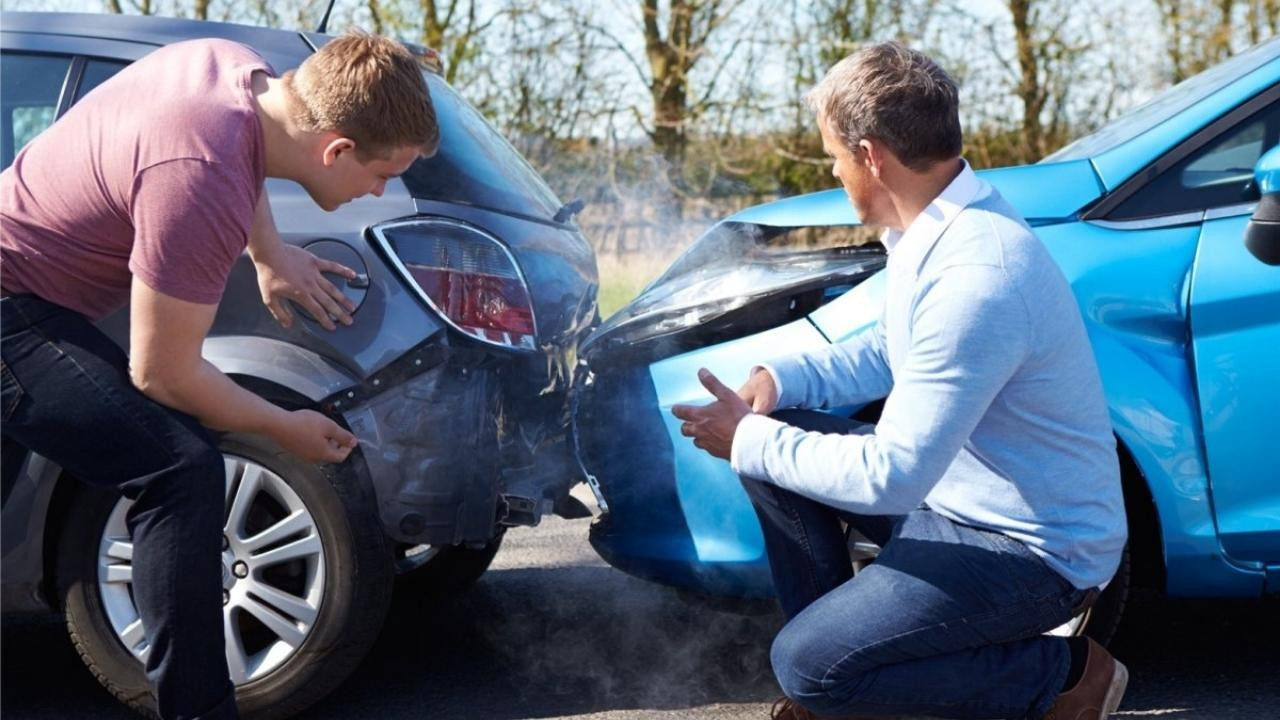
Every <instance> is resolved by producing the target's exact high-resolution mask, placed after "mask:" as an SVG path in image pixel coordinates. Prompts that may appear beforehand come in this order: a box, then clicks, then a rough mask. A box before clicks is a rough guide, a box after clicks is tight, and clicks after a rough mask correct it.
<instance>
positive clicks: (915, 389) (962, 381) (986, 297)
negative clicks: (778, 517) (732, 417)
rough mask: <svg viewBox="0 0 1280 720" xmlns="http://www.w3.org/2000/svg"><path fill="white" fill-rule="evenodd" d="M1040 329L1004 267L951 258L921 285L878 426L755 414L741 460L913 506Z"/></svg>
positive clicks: (820, 488) (869, 503) (794, 483)
mask: <svg viewBox="0 0 1280 720" xmlns="http://www.w3.org/2000/svg"><path fill="white" fill-rule="evenodd" d="M1031 332H1032V327H1031V322H1030V317H1029V313H1028V312H1027V308H1026V304H1025V302H1024V301H1023V299H1022V296H1021V294H1020V293H1019V292H1018V290H1017V288H1016V287H1014V286H1013V284H1012V283H1011V282H1010V280H1009V278H1008V276H1007V275H1006V274H1005V273H1004V271H1003V269H1001V268H999V267H994V266H989V265H961V266H953V267H949V268H947V269H946V270H944V271H942V272H941V273H940V274H939V275H938V276H937V277H936V278H934V279H933V280H932V281H931V282H929V283H927V284H926V285H925V287H923V288H922V289H921V291H920V293H919V294H918V295H917V301H916V304H915V306H914V309H913V312H912V319H911V341H910V346H909V348H908V350H907V354H906V357H905V359H904V361H903V363H902V366H901V368H900V369H899V371H898V372H897V373H896V376H895V377H894V382H893V390H892V392H890V393H889V397H888V400H887V401H886V403H885V408H884V412H883V414H882V415H881V419H880V422H879V424H878V425H877V426H876V431H875V433H874V434H871V435H829V434H822V433H810V432H804V431H802V430H800V429H799V428H796V427H792V426H789V425H786V424H785V423H782V422H779V421H777V420H774V419H772V418H769V417H765V416H762V415H748V416H747V417H746V418H745V419H743V421H742V422H741V423H740V424H739V426H738V429H737V432H736V433H735V435H734V440H733V448H732V452H731V462H732V465H733V468H734V470H736V471H737V472H738V473H740V474H742V475H746V476H748V477H754V478H759V479H762V480H766V481H768V482H772V483H774V484H775V485H778V486H779V487H783V488H786V489H788V490H792V491H794V492H796V493H799V494H800V495H803V496H805V497H808V498H811V499H813V500H816V501H818V502H822V503H824V504H827V505H831V506H833V507H837V508H842V509H846V510H850V511H853V512H858V513H866V514H897V513H903V512H908V511H910V510H912V509H914V508H916V507H918V506H919V505H920V503H921V502H922V501H923V500H924V498H925V497H926V496H927V495H928V494H929V491H930V490H931V489H932V488H933V486H934V485H936V484H937V482H938V481H939V480H940V479H941V478H942V475H943V473H945V472H946V470H947V468H948V467H949V466H950V465H951V463H952V461H953V460H954V459H955V457H956V455H957V454H958V453H959V452H960V448H961V447H962V446H963V445H964V443H965V442H966V441H968V439H969V436H970V435H971V434H972V433H973V430H974V428H975V427H976V426H977V424H978V422H979V421H980V420H981V419H982V416H983V415H984V414H985V413H986V411H987V408H988V407H989V406H990V405H991V403H992V401H993V400H994V399H995V398H996V396H997V395H998V394H999V393H1000V391H1001V390H1002V389H1003V388H1004V386H1005V384H1006V383H1008V382H1009V380H1010V378H1012V377H1013V375H1014V373H1015V372H1016V371H1017V369H1018V367H1019V366H1021V364H1022V363H1023V361H1024V359H1025V358H1026V356H1027V354H1028V353H1029V348H1030V347H1031V345H1032V343H1031ZM853 357H864V356H862V355H854V356H853ZM814 367H815V370H814V371H815V372H816V371H817V368H821V369H822V371H830V372H842V371H846V370H847V369H849V368H855V367H856V366H855V365H853V364H851V363H849V362H845V363H843V364H840V363H831V364H828V365H815V366H814ZM788 377H789V376H788V375H786V374H785V373H784V375H783V378H784V379H783V382H784V383H785V382H787V378H788Z"/></svg>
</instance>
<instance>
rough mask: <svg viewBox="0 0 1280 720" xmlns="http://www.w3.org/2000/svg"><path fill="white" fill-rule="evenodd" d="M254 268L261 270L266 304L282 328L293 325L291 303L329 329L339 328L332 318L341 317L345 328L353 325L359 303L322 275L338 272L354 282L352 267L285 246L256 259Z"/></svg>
mask: <svg viewBox="0 0 1280 720" xmlns="http://www.w3.org/2000/svg"><path fill="white" fill-rule="evenodd" d="M254 267H255V268H256V269H257V271H258V289H259V290H260V291H261V292H262V302H263V304H265V305H266V306H267V310H269V311H270V312H271V317H274V318H275V319H276V322H278V323H280V325H281V326H283V327H289V326H291V325H292V324H293V312H292V311H290V310H289V303H288V302H287V301H289V300H292V301H293V302H296V303H298V304H299V305H301V306H302V309H304V310H306V311H307V312H308V313H309V314H310V315H311V317H313V318H315V320H316V322H318V323H320V324H321V325H322V326H323V327H324V329H326V330H333V329H334V328H335V327H336V325H334V323H333V320H331V319H330V317H333V318H337V320H338V322H341V323H342V324H343V325H350V324H351V311H353V310H355V308H356V306H355V304H354V303H352V302H351V300H350V299H348V298H347V296H346V295H343V294H342V291H341V290H339V289H338V288H337V286H336V285H334V284H333V283H331V282H329V280H328V279H327V278H325V276H324V275H321V273H325V272H329V273H335V274H337V275H342V276H344V277H346V278H347V279H348V280H350V279H352V278H354V277H355V276H356V272H355V271H354V270H352V269H351V268H349V267H347V266H345V265H339V264H338V263H336V262H332V261H329V260H323V259H321V258H318V257H316V256H315V255H312V254H311V253H309V252H307V251H306V250H303V249H302V248H300V247H294V246H293V245H285V244H283V243H282V244H281V245H280V246H279V247H278V248H275V249H274V252H272V253H271V254H269V255H267V256H265V257H261V258H254Z"/></svg>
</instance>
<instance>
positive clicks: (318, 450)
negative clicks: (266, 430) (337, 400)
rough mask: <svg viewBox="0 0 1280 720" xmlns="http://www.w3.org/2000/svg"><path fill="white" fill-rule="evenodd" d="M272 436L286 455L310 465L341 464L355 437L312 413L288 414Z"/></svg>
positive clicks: (317, 414)
mask: <svg viewBox="0 0 1280 720" xmlns="http://www.w3.org/2000/svg"><path fill="white" fill-rule="evenodd" d="M271 436H272V439H273V440H275V441H276V442H277V443H279V444H280V446H281V447H283V448H284V449H285V450H286V451H287V452H288V453H289V454H291V455H296V456H298V457H299V458H302V459H303V460H307V461H309V462H327V463H340V462H342V461H343V460H346V459H347V456H348V455H350V454H351V451H352V450H354V449H355V447H356V436H355V435H352V434H351V433H350V432H348V431H347V430H345V429H343V427H342V426H341V425H339V424H338V423H336V422H334V421H333V420H330V419H329V418H327V417H325V416H324V415H321V414H320V413H318V412H316V411H314V410H294V411H292V412H290V413H287V414H286V415H285V416H284V421H283V422H282V423H281V424H280V426H279V427H277V428H276V429H275V432H273V433H271Z"/></svg>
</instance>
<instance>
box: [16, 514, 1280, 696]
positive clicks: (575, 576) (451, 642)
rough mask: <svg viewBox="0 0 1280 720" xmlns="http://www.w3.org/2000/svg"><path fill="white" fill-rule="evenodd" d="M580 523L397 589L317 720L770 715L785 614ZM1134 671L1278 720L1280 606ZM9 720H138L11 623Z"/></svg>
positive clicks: (1141, 647) (1171, 638)
mask: <svg viewBox="0 0 1280 720" xmlns="http://www.w3.org/2000/svg"><path fill="white" fill-rule="evenodd" d="M587 523H588V521H587V520H576V521H565V520H559V519H552V520H549V521H546V522H544V524H543V525H542V526H541V527H538V528H534V529H523V530H516V531H513V532H511V533H509V534H508V536H507V544H506V547H504V549H503V551H502V553H500V554H499V556H498V558H497V560H496V561H495V563H494V567H493V569H492V570H490V572H489V573H488V574H486V575H485V577H484V578H482V579H481V580H480V582H479V583H478V584H477V585H476V586H475V587H474V588H472V589H471V590H469V591H467V592H466V593H464V594H461V595H457V596H454V597H421V596H408V595H407V594H400V595H398V596H397V597H396V600H395V605H394V607H393V609H392V611H391V617H390V618H389V620H388V624H387V627H386V629H385V630H384V632H383V633H382V635H381V636H380V638H379V639H378V642H377V644H376V645H375V647H374V649H373V651H372V653H371V655H370V657H369V658H368V659H367V660H366V662H365V663H364V665H363V666H362V667H361V668H360V670H358V671H357V672H356V674H355V675H354V676H353V677H352V678H351V679H350V680H349V681H348V682H347V683H345V684H344V685H343V686H341V687H339V688H338V689H337V690H336V691H335V692H334V693H333V694H332V695H331V696H329V698H327V699H326V700H324V701H323V702H322V703H321V705H320V706H319V707H318V708H316V709H315V710H314V711H313V712H311V713H309V715H308V717H313V718H319V719H321V720H337V719H339V718H342V719H348V718H378V720H395V719H398V718H415V719H419V718H430V719H432V720H517V719H518V718H577V719H582V720H585V719H591V720H603V719H606V718H607V719H608V720H624V719H625V720H631V719H633V718H634V719H637V720H638V719H641V718H682V719H684V718H692V719H695V720H712V719H715V720H729V719H734V720H737V719H743V720H746V719H747V718H751V719H762V718H767V717H768V709H769V705H770V703H771V702H772V700H773V699H774V698H775V697H776V696H777V694H778V690H777V685H776V684H775V683H774V680H773V678H772V675H771V673H770V670H769V660H768V650H769V641H770V638H771V637H772V635H773V633H774V632H775V631H776V630H777V628H778V627H779V624H780V622H781V621H780V617H779V616H778V615H777V613H773V612H766V613H765V614H761V615H755V616H741V615H735V614H728V613H724V612H720V611H716V610H713V609H710V608H707V607H703V606H692V605H690V604H688V603H686V602H685V601H683V600H681V599H680V598H678V597H677V596H676V595H675V594H674V593H673V592H671V591H668V590H666V589H664V588H661V587H658V586H654V585H651V584H648V583H645V582H642V581H639V580H635V579H633V578H630V577H627V576H625V575H623V574H621V573H619V572H617V571H615V570H613V569H611V568H609V567H607V566H605V565H604V564H603V563H602V562H601V561H600V560H599V559H598V558H597V557H596V556H595V555H594V553H592V551H591V549H590V547H589V546H588V545H587V543H586V530H587ZM1113 649H1114V650H1115V651H1116V654H1117V655H1118V656H1119V657H1120V658H1121V659H1122V660H1123V661H1124V662H1125V663H1126V664H1128V666H1129V668H1130V670H1131V672H1132V681H1131V683H1130V689H1129V693H1128V694H1127V695H1126V697H1125V701H1124V703H1123V705H1122V706H1121V712H1120V713H1119V716H1121V717H1159V718H1160V719H1161V720H1167V719H1172V720H1224V719H1225V720H1276V718H1278V717H1280V602H1277V601H1276V600H1271V601H1251V602H1222V601H1212V602H1210V601H1195V602H1192V601H1167V600H1160V599H1156V598H1140V599H1138V600H1136V601H1135V602H1134V603H1133V604H1132V605H1131V606H1130V612H1129V613H1128V616H1127V620H1126V623H1125V624H1124V625H1123V626H1122V629H1121V634H1120V636H1119V637H1118V638H1117V640H1116V643H1115V644H1114V645H1113ZM0 653H2V658H0V661H2V664H0V713H3V716H4V717H5V718H35V719H39V720H53V719H55V718H85V717H92V718H104V719H110V718H129V717H132V716H131V715H130V714H129V713H127V712H125V711H123V710H122V709H120V708H119V707H118V706H116V705H115V703H114V701H113V700H112V699H111V698H110V697H109V696H108V695H107V694H106V693H105V692H104V691H102V690H101V689H100V688H99V687H98V685H97V683H96V682H95V681H94V680H93V679H92V678H91V677H90V676H89V674H88V673H87V672H86V671H85V670H84V668H83V667H82V666H81V664H80V661H79V659H78V658H77V657H76V656H75V654H74V653H73V652H72V650H71V648H70V646H69V644H68V642H67V639H66V637H65V635H64V634H63V631H62V626H61V624H60V623H59V622H58V621H57V620H56V619H53V618H21V619H8V618H7V619H6V621H5V623H4V625H3V635H2V637H0Z"/></svg>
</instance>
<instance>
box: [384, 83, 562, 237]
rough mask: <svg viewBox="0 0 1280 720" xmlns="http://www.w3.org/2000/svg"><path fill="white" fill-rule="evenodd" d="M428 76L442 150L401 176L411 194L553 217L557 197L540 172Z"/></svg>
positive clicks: (478, 114)
mask: <svg viewBox="0 0 1280 720" xmlns="http://www.w3.org/2000/svg"><path fill="white" fill-rule="evenodd" d="M426 76H427V86H428V87H429V88H430V90H431V102H432V104H433V105H434V106H435V110H436V120H437V121H438V122H439V123H440V149H439V151H437V152H436V154H435V156H434V157H431V158H425V159H421V160H418V161H417V162H415V163H414V164H413V166H412V167H410V168H409V171H408V172H407V173H405V174H404V175H403V178H404V184H405V185H406V186H407V187H408V188H409V191H410V192H411V193H412V194H413V196H414V197H416V198H421V199H423V200H442V201H446V202H457V203H463V204H467V205H478V206H481V207H487V208H492V209H495V210H504V211H507V212H511V213H516V214H520V215H527V216H530V217H535V218H541V219H547V220H549V219H551V217H552V216H553V215H555V214H556V211H557V210H559V209H560V201H559V200H558V199H557V198H556V195H555V193H553V192H552V191H551V188H549V187H547V185H546V183H545V182H543V180H542V178H541V177H540V176H539V175H538V173H537V172H536V171H535V170H534V169H533V168H531V167H529V164H528V163H527V162H525V160H524V158H523V157H522V156H521V155H520V153H519V152H517V151H516V149H515V148H513V147H511V145H510V143H508V142H507V141H506V139H504V138H503V137H502V136H501V135H499V134H498V132H497V131H496V130H494V129H493V127H492V126H490V125H489V123H488V122H486V121H485V119H484V118H483V117H481V115H480V113H478V112H476V111H475V109H474V108H472V107H471V106H470V105H468V104H467V102H466V101H465V100H463V99H462V98H461V97H459V96H458V94H457V93H455V92H454V91H453V88H450V87H449V85H448V84H447V83H445V82H444V80H442V79H440V77H439V76H437V75H435V74H434V73H426Z"/></svg>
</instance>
